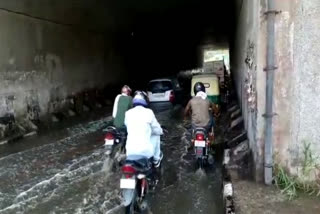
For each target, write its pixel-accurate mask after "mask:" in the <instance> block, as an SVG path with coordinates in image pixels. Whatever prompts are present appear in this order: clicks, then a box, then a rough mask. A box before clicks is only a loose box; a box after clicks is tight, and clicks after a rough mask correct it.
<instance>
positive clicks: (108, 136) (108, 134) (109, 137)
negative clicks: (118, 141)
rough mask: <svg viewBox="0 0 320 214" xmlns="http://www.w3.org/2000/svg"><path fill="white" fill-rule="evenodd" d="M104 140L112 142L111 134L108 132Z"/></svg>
mask: <svg viewBox="0 0 320 214" xmlns="http://www.w3.org/2000/svg"><path fill="white" fill-rule="evenodd" d="M104 139H106V140H112V139H114V137H113V134H111V133H110V132H109V133H107V134H106V136H105V137H104Z"/></svg>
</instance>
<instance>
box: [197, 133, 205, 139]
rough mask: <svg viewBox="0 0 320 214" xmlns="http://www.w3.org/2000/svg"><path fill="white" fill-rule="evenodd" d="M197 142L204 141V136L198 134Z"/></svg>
mask: <svg viewBox="0 0 320 214" xmlns="http://www.w3.org/2000/svg"><path fill="white" fill-rule="evenodd" d="M196 140H204V135H203V134H196Z"/></svg>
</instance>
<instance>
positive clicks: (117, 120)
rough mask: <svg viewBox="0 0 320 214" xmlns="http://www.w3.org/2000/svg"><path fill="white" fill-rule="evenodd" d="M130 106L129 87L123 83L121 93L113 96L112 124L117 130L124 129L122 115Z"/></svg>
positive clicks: (123, 115)
mask: <svg viewBox="0 0 320 214" xmlns="http://www.w3.org/2000/svg"><path fill="white" fill-rule="evenodd" d="M130 108H132V97H131V88H130V87H129V86H127V85H124V86H123V87H122V89H121V94H118V95H117V97H116V98H115V101H114V105H113V111H112V117H113V126H114V127H116V128H117V129H119V130H125V126H124V117H125V113H126V111H128V110H129V109H130Z"/></svg>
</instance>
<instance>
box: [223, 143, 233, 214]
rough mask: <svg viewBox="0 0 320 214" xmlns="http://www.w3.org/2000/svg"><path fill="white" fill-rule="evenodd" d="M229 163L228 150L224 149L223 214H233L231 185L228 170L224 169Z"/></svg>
mask: <svg viewBox="0 0 320 214" xmlns="http://www.w3.org/2000/svg"><path fill="white" fill-rule="evenodd" d="M229 161H230V149H225V150H224V154H223V165H222V170H223V188H222V189H223V190H222V193H223V203H224V213H225V214H235V213H236V211H235V206H234V195H233V185H232V181H231V176H230V173H229V170H228V168H227V167H226V166H227V165H228V163H229Z"/></svg>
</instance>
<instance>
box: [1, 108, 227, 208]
mask: <svg viewBox="0 0 320 214" xmlns="http://www.w3.org/2000/svg"><path fill="white" fill-rule="evenodd" d="M156 116H157V118H158V120H159V122H160V123H161V124H162V125H164V126H165V127H166V128H167V129H168V131H169V133H168V134H166V136H164V138H163V144H162V150H163V152H164V155H165V156H164V162H163V169H164V170H163V171H164V174H163V176H162V179H161V181H160V183H159V184H158V186H157V188H156V191H155V193H153V194H152V195H151V211H152V213H154V214H156V213H175V214H180V213H181V214H182V213H222V212H223V206H222V196H221V185H222V184H221V182H222V181H221V180H222V178H221V177H222V175H221V165H220V161H217V162H216V164H215V166H214V167H212V168H210V169H208V170H207V171H206V172H203V171H195V167H194V160H193V156H192V152H188V150H187V144H188V139H187V138H188V132H187V130H186V124H184V123H183V121H182V120H181V117H180V116H181V109H180V108H179V107H176V108H174V109H172V110H169V111H164V112H157V114H156ZM109 120H110V118H109V117H105V118H103V119H100V120H96V121H93V122H90V123H86V124H82V125H76V126H73V127H71V128H69V129H66V130H64V131H65V132H67V133H68V135H67V136H63V138H62V139H60V140H58V141H56V139H50V140H52V142H50V140H49V139H48V141H49V142H46V143H44V144H39V143H37V138H34V141H35V142H34V144H35V145H36V146H32V145H30V146H29V148H27V147H24V149H23V150H21V151H19V152H13V151H12V153H11V154H8V149H7V148H5V147H7V146H9V145H4V146H2V147H0V150H2V149H3V150H6V149H7V152H6V153H5V156H2V157H1V158H0V214H5V213H34V214H37V213H39V214H40V213H41V214H43V213H50V214H54V213H79V214H80V213H123V207H122V206H121V194H120V189H119V178H120V172H119V170H117V169H115V168H114V167H113V161H112V160H111V159H109V158H108V157H107V156H106V155H105V150H104V148H103V146H102V145H103V138H102V137H103V136H102V132H101V129H102V128H103V127H104V126H105V125H106V123H107V122H108V121H109ZM21 143H22V142H21Z"/></svg>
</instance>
